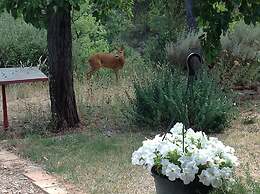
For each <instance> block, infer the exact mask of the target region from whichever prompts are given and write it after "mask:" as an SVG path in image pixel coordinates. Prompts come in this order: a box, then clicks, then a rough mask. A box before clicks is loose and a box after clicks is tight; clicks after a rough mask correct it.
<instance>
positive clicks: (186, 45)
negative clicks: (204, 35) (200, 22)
mask: <svg viewBox="0 0 260 194" xmlns="http://www.w3.org/2000/svg"><path fill="white" fill-rule="evenodd" d="M200 35H201V32H196V33H195V32H190V33H188V34H187V33H186V32H184V33H181V34H180V35H179V36H178V38H177V41H176V42H170V43H168V44H167V45H166V55H167V57H168V60H169V62H170V64H171V65H172V66H173V67H174V68H177V69H178V70H183V69H185V68H186V59H187V56H188V55H189V54H190V52H191V50H190V49H196V50H200V48H201V45H200V41H199V36H200Z"/></svg>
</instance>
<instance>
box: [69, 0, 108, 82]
mask: <svg viewBox="0 0 260 194" xmlns="http://www.w3.org/2000/svg"><path fill="white" fill-rule="evenodd" d="M91 12H92V10H91V5H90V4H89V2H88V1H86V2H85V3H84V4H82V5H81V9H80V11H78V12H74V15H73V25H72V31H73V52H72V55H73V65H74V71H75V73H76V75H77V77H78V78H82V77H83V76H84V75H85V73H86V72H87V69H88V66H89V65H88V58H89V56H90V55H92V54H93V53H97V52H108V50H109V44H108V42H107V40H106V34H107V32H106V30H105V28H104V26H103V25H102V24H100V23H99V22H97V21H96V18H95V17H93V16H92V14H91Z"/></svg>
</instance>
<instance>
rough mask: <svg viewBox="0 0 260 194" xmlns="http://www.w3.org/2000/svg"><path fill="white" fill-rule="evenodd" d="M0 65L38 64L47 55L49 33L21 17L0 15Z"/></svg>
mask: <svg viewBox="0 0 260 194" xmlns="http://www.w3.org/2000/svg"><path fill="white" fill-rule="evenodd" d="M0 36H1V39H0V66H1V67H4V66H22V65H24V64H26V66H31V65H36V64H38V60H39V59H40V58H41V59H42V60H43V61H44V59H45V58H46V56H47V54H46V53H47V49H46V48H47V35H46V31H45V30H38V29H36V28H34V27H33V26H32V25H29V24H26V23H25V22H24V21H22V20H21V19H17V20H15V19H14V18H13V17H12V16H11V15H9V14H7V13H2V14H1V16H0Z"/></svg>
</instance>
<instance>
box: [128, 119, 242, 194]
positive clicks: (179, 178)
mask: <svg viewBox="0 0 260 194" xmlns="http://www.w3.org/2000/svg"><path fill="white" fill-rule="evenodd" d="M237 161H238V160H237V157H236V156H235V155H234V149H233V148H232V147H229V146H225V145H224V144H223V143H222V142H221V141H219V140H218V139H217V138H215V137H207V136H206V134H205V133H203V132H201V131H199V132H195V131H194V130H192V129H191V128H190V129H188V130H185V129H184V126H183V124H182V123H176V124H175V125H174V127H173V128H172V129H171V130H170V132H169V133H166V134H165V135H164V136H161V135H156V136H155V138H154V139H147V140H145V141H144V142H143V145H142V146H141V147H140V148H139V149H138V150H137V151H135V152H134V153H133V154H132V164H134V165H141V166H143V167H145V168H146V169H148V170H149V171H150V172H151V173H152V175H153V176H154V180H155V186H156V192H157V194H198V193H201V194H207V193H209V192H210V191H211V190H212V189H214V188H218V187H220V186H221V185H222V184H223V183H224V182H225V181H228V180H229V179H230V178H231V177H232V174H233V172H234V167H235V166H237V165H238V162H237Z"/></svg>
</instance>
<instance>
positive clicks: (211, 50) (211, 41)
mask: <svg viewBox="0 0 260 194" xmlns="http://www.w3.org/2000/svg"><path fill="white" fill-rule="evenodd" d="M259 10H260V2H259V1H255V0H232V1H225V2H224V1H219V0H214V1H212V0H201V1H199V2H196V3H195V15H196V16H197V17H198V23H199V26H201V27H202V28H203V31H204V33H205V34H204V35H203V36H201V40H202V46H203V48H204V50H205V52H206V54H207V59H208V61H210V62H212V60H213V59H214V58H215V57H216V56H217V54H218V53H219V51H220V49H221V44H220V36H221V34H222V33H223V32H226V31H227V30H228V29H229V25H230V23H232V22H233V21H234V20H236V19H237V15H240V17H242V18H243V19H244V21H245V23H246V24H251V23H252V24H256V22H257V21H260V11H259Z"/></svg>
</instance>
